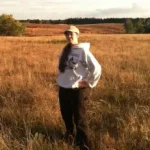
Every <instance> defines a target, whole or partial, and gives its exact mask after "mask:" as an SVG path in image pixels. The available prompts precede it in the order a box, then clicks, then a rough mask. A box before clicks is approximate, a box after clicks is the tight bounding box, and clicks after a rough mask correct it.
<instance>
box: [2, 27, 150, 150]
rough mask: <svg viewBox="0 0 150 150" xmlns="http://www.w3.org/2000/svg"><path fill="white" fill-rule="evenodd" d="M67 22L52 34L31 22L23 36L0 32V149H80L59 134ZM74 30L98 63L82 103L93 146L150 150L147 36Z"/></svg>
mask: <svg viewBox="0 0 150 150" xmlns="http://www.w3.org/2000/svg"><path fill="white" fill-rule="evenodd" d="M57 27H58V26H57ZM57 27H56V26H55V32H56V30H57ZM65 27H66V26H65V25H64V26H63V27H62V28H58V30H57V33H58V34H54V33H53V35H51V36H50V35H46V36H44V33H43V32H42V31H43V30H46V29H47V28H45V29H43V28H42V29H41V30H42V31H41V30H40V29H39V30H37V29H36V28H35V27H34V28H33V29H32V28H28V29H27V35H28V36H25V37H0V150H74V149H77V148H76V147H75V146H74V145H70V144H68V143H66V142H65V140H64V139H63V134H64V132H65V127H64V123H63V121H62V118H61V114H60V110H59V102H58V94H57V93H58V86H57V84H56V77H57V65H58V56H59V53H60V52H61V50H62V48H63V47H64V45H65V44H66V41H65V37H64V36H63V35H61V34H60V33H61V32H62V30H60V29H64V28H65ZM79 28H81V30H83V31H85V32H84V33H83V34H82V35H81V36H80V42H90V43H91V52H92V53H93V54H94V56H95V57H96V58H97V60H98V61H99V63H100V64H101V66H102V76H101V79H100V81H99V83H98V85H97V87H96V88H93V89H92V90H91V97H90V100H89V101H88V106H87V112H88V123H89V127H90V137H91V139H92V150H149V148H150V35H148V34H147V35H144V34H120V33H119V34H117V32H116V33H115V34H101V32H97V31H98V27H97V26H96V27H93V28H91V27H89V26H80V27H79ZM35 30H37V31H38V33H37V32H35ZM49 30H51V29H49ZM89 30H90V31H89ZM31 31H32V32H31ZM86 31H89V32H86ZM92 31H95V32H94V33H93V32H92ZM121 32H122V30H121ZM29 33H30V35H29ZM31 33H32V34H31ZM33 33H34V34H33ZM36 33H37V34H36ZM41 33H43V34H41ZM45 33H46V32H45ZM47 33H48V32H47ZM49 33H50V31H49Z"/></svg>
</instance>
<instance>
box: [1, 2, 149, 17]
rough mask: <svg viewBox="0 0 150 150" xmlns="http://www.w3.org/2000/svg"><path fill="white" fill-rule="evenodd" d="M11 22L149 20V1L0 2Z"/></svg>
mask: <svg viewBox="0 0 150 150" xmlns="http://www.w3.org/2000/svg"><path fill="white" fill-rule="evenodd" d="M1 14H12V15H13V17H14V18H15V19H67V18H75V17H81V18H83V17H87V18H91V17H95V18H115V17H116V18H120V17H132V18H136V17H142V18H147V17H150V0H0V15H1Z"/></svg>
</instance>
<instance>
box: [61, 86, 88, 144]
mask: <svg viewBox="0 0 150 150" xmlns="http://www.w3.org/2000/svg"><path fill="white" fill-rule="evenodd" d="M88 95H89V88H81V89H80V88H77V89H66V88H62V87H60V88H59V102H60V110H61V114H62V118H63V120H64V122H65V126H66V130H67V134H68V135H69V134H71V135H73V136H76V144H77V145H82V144H86V145H88V143H89V137H88V124H87V118H86V104H87V100H88ZM74 131H76V133H75V134H74Z"/></svg>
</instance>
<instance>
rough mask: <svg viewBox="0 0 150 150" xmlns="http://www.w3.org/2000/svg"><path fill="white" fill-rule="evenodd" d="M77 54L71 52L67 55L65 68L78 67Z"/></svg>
mask: <svg viewBox="0 0 150 150" xmlns="http://www.w3.org/2000/svg"><path fill="white" fill-rule="evenodd" d="M79 56H80V55H79V54H75V53H71V54H70V55H69V57H68V61H67V62H66V69H74V70H75V69H76V68H77V67H78V62H79Z"/></svg>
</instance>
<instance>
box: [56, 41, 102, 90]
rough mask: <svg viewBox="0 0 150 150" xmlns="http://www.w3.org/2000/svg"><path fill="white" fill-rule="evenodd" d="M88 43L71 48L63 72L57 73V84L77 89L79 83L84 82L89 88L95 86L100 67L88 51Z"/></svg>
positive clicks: (98, 77) (99, 74)
mask: <svg viewBox="0 0 150 150" xmlns="http://www.w3.org/2000/svg"><path fill="white" fill-rule="evenodd" d="M89 48H90V43H80V44H77V45H74V46H72V48H71V52H70V54H69V57H68V61H67V62H66V68H65V71H64V72H63V73H62V72H59V74H58V77H57V84H58V85H59V86H61V87H64V88H78V87H79V86H78V83H79V81H86V82H87V83H88V85H89V87H91V88H93V87H95V86H96V85H97V83H98V80H99V79H100V76H101V66H100V64H99V63H98V61H97V60H96V59H95V57H94V56H93V55H92V53H91V52H90V50H89Z"/></svg>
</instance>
